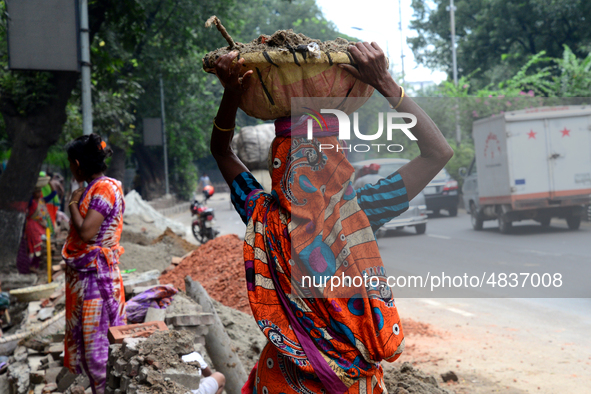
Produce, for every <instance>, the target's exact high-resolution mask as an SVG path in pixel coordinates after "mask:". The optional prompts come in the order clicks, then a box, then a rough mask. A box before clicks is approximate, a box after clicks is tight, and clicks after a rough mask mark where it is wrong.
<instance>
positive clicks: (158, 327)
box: [108, 321, 168, 343]
mask: <svg viewBox="0 0 591 394" xmlns="http://www.w3.org/2000/svg"><path fill="white" fill-rule="evenodd" d="M167 330H168V327H167V326H166V324H164V322H161V321H154V322H148V323H141V324H130V325H127V326H117V327H110V328H109V334H108V337H109V343H122V342H123V339H125V338H147V337H149V336H150V335H152V333H154V332H155V331H167Z"/></svg>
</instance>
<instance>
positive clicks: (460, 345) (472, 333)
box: [398, 299, 591, 394]
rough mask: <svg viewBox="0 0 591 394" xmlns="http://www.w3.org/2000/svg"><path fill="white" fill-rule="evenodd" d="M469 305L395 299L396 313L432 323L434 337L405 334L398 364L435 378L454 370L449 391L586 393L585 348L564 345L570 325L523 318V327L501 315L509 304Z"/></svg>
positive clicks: (590, 369) (590, 356)
mask: <svg viewBox="0 0 591 394" xmlns="http://www.w3.org/2000/svg"><path fill="white" fill-rule="evenodd" d="M473 302H474V301H472V300H462V299H458V300H437V301H435V300H424V299H423V300H417V299H401V300H399V301H398V306H399V308H400V310H401V315H403V316H405V317H411V318H413V319H418V320H420V321H421V322H426V323H435V322H436V324H432V327H433V330H434V331H435V332H436V335H434V336H412V335H409V336H407V348H406V350H405V353H403V355H402V357H401V361H410V362H412V363H413V365H416V366H417V367H419V368H421V369H422V370H423V371H425V372H428V373H432V374H436V375H439V374H441V373H443V372H446V371H448V370H452V371H454V372H455V373H456V374H457V375H458V377H459V378H460V379H459V380H460V381H459V384H457V385H453V386H452V387H451V388H452V389H453V390H454V391H456V392H457V393H477V394H479V393H497V392H500V393H548V394H554V393H589V392H591V351H590V348H589V346H588V343H574V342H566V340H568V339H567V338H568V335H565V334H567V333H568V332H569V331H570V329H571V327H568V326H565V325H563V324H561V319H560V318H561V316H551V315H549V316H547V318H548V319H547V320H545V321H544V320H540V321H536V320H535V319H533V318H529V317H526V318H527V319H529V320H530V324H529V325H528V324H523V322H522V321H521V319H518V318H514V317H513V316H510V314H509V313H506V315H504V316H503V310H506V311H509V310H510V309H511V308H510V307H513V305H511V304H513V303H515V302H516V301H514V300H486V301H479V302H482V303H484V302H486V304H479V308H474V306H472V305H471V304H472V303H473ZM496 308H498V310H497V309H496ZM449 309H453V310H454V311H455V312H462V314H460V313H455V312H451V313H450V311H449ZM478 309H480V310H478ZM468 311H470V312H468ZM522 313H523V314H524V315H525V313H526V312H522ZM403 327H404V326H403Z"/></svg>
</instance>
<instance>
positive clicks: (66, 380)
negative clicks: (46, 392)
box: [57, 371, 77, 393]
mask: <svg viewBox="0 0 591 394" xmlns="http://www.w3.org/2000/svg"><path fill="white" fill-rule="evenodd" d="M76 377H77V375H74V374H73V373H72V372H70V371H67V372H66V373H65V374H64V376H62V378H61V379H59V380H58V382H57V391H59V392H60V393H63V392H64V391H66V390H67V389H68V387H70V386H71V385H72V384H73V383H74V381H75V380H76Z"/></svg>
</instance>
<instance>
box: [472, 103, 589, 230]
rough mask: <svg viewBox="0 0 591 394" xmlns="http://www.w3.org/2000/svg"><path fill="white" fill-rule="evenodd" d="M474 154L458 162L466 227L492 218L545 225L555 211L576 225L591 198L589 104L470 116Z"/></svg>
mask: <svg viewBox="0 0 591 394" xmlns="http://www.w3.org/2000/svg"><path fill="white" fill-rule="evenodd" d="M473 137H474V145H475V152H476V153H475V156H476V157H475V159H474V161H473V162H472V165H471V166H470V169H468V170H466V169H465V168H463V169H460V175H462V176H463V177H464V185H463V187H462V192H463V198H464V203H465V207H466V209H467V210H468V211H469V212H470V214H471V221H472V227H473V228H474V229H475V230H481V229H482V226H483V222H484V221H485V220H498V224H499V230H500V231H501V233H508V232H510V231H511V228H512V224H513V222H515V221H520V220H525V219H533V220H536V221H538V222H539V223H540V224H541V225H542V226H548V225H549V224H550V220H551V219H552V218H553V217H558V218H564V219H566V222H567V224H568V227H569V228H570V229H572V230H576V229H578V228H579V226H580V224H581V217H582V215H583V214H584V213H585V212H584V206H585V205H588V204H589V202H590V197H591V106H589V105H586V106H584V105H578V106H561V107H538V108H531V109H526V110H520V111H514V112H506V113H504V114H501V115H494V116H492V117H489V118H486V119H481V120H478V121H476V122H474V126H473Z"/></svg>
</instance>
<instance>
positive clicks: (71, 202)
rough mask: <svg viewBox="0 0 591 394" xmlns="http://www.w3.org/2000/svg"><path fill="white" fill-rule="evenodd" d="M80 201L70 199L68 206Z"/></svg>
mask: <svg viewBox="0 0 591 394" xmlns="http://www.w3.org/2000/svg"><path fill="white" fill-rule="evenodd" d="M79 202H80V201H70V203H69V204H68V206H70V205H72V204H78V203H79Z"/></svg>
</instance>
